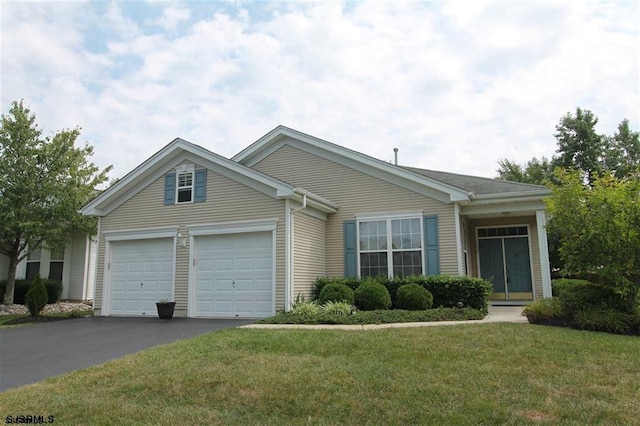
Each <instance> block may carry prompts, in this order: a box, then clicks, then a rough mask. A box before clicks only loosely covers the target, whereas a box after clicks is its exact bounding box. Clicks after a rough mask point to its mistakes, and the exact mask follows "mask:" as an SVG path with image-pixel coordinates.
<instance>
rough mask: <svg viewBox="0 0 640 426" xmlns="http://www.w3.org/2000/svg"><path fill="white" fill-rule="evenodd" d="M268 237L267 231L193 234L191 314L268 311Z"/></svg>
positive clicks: (270, 276)
mask: <svg viewBox="0 0 640 426" xmlns="http://www.w3.org/2000/svg"><path fill="white" fill-rule="evenodd" d="M272 241H273V240H272V233H271V232H260V233H243V234H232V235H215V236H202V237H197V238H196V240H195V252H196V254H195V256H196V259H197V262H196V267H195V275H196V279H195V283H196V291H195V293H196V294H195V299H196V301H195V306H196V312H195V315H196V316H211V317H215V316H218V317H241V316H244V317H261V316H262V317H264V316H268V315H271V314H272V312H273V270H272V268H273V258H272V256H273V254H272V250H273V243H272ZM210 262H213V265H214V267H213V270H211V268H210ZM256 301H259V303H260V305H257V304H256ZM208 302H211V303H208Z"/></svg>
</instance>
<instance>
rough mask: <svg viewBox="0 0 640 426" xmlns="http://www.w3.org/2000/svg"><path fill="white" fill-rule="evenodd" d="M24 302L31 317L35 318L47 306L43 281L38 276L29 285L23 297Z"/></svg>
mask: <svg viewBox="0 0 640 426" xmlns="http://www.w3.org/2000/svg"><path fill="white" fill-rule="evenodd" d="M25 302H26V305H27V308H29V313H30V314H31V316H33V317H35V316H37V315H39V314H40V312H42V310H43V309H44V307H45V306H46V305H47V288H46V287H45V285H44V281H43V280H42V279H41V278H40V275H36V278H35V279H34V280H33V282H32V283H31V286H30V288H29V291H27V294H26V296H25Z"/></svg>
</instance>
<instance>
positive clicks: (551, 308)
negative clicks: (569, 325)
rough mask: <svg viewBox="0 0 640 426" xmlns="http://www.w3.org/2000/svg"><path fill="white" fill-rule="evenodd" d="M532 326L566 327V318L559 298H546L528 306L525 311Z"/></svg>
mask: <svg viewBox="0 0 640 426" xmlns="http://www.w3.org/2000/svg"><path fill="white" fill-rule="evenodd" d="M523 313H524V315H526V316H527V320H529V323H530V324H544V325H566V322H567V321H566V318H565V315H564V313H563V312H562V306H560V300H559V299H558V298H551V297H548V298H545V299H540V300H537V301H535V302H533V303H532V304H530V305H527V307H526V308H524V311H523Z"/></svg>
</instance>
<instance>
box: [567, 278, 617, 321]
mask: <svg viewBox="0 0 640 426" xmlns="http://www.w3.org/2000/svg"><path fill="white" fill-rule="evenodd" d="M560 306H561V307H562V311H563V312H564V313H565V314H566V315H567V316H568V317H569V318H574V317H575V315H576V314H578V313H579V312H580V311H581V310H583V309H586V308H591V307H595V308H603V309H605V308H611V309H614V310H617V311H620V312H624V311H625V303H624V298H623V297H622V296H621V295H620V294H618V293H617V292H616V291H615V289H613V288H612V287H609V286H605V285H602V284H593V283H589V282H587V283H586V284H580V283H578V284H571V285H567V286H564V287H561V289H560ZM628 313H629V312H628Z"/></svg>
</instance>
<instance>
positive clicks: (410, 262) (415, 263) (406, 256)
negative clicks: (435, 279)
mask: <svg viewBox="0 0 640 426" xmlns="http://www.w3.org/2000/svg"><path fill="white" fill-rule="evenodd" d="M419 274H422V252H421V251H400V252H395V253H393V275H394V276H398V277H405V276H408V275H419Z"/></svg>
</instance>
